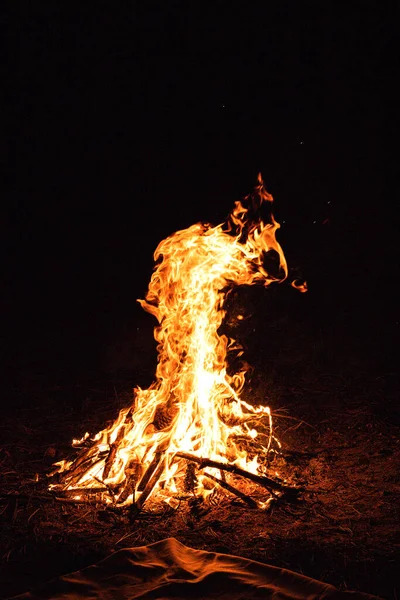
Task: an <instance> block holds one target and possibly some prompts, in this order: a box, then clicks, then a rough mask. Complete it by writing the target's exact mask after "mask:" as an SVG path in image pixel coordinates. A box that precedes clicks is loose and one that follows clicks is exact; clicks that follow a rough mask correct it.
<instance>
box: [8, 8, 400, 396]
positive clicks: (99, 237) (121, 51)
mask: <svg viewBox="0 0 400 600" xmlns="http://www.w3.org/2000/svg"><path fill="white" fill-rule="evenodd" d="M397 12H398V9H397V4H396V3H393V4H392V3H387V2H382V1H379V2H378V1H372V0H371V1H363V2H361V1H359V2H356V1H353V2H347V3H345V4H342V3H336V2H333V1H322V2H321V1H319V2H275V3H268V2H262V3H259V2H255V3H244V2H243V3H241V5H239V6H237V7H236V8H234V5H233V4H232V3H228V2H217V1H214V2H210V3H204V2H203V3H200V2H187V3H176V2H165V3H164V4H163V5H161V3H154V2H149V1H147V2H129V3H121V4H120V3H113V4H111V3H106V2H99V3H95V4H92V3H84V4H83V5H81V6H79V7H78V8H73V7H71V6H70V5H69V3H59V2H57V3H49V4H47V3H39V4H37V3H28V2H26V3H15V4H13V6H12V8H10V9H9V11H8V12H7V13H6V18H5V19H4V23H5V26H6V36H5V42H6V53H5V56H6V61H5V63H6V67H7V72H6V77H5V79H4V81H5V86H4V92H5V99H6V108H7V110H6V112H5V116H6V119H5V132H4V135H3V152H4V158H5V165H6V179H7V187H6V191H5V194H4V198H5V203H4V205H3V209H2V216H3V219H2V221H3V224H2V243H3V245H4V247H3V250H2V257H3V258H4V262H5V270H4V272H3V277H2V314H3V317H4V325H3V326H2V331H3V334H2V338H3V342H2V354H3V357H2V359H3V360H2V363H3V367H4V368H5V375H6V377H7V379H8V381H12V382H13V385H14V384H15V385H16V384H17V383H18V380H19V379H20V377H21V376H22V375H21V374H22V373H24V372H25V371H26V370H29V369H36V370H38V369H39V370H40V369H42V372H43V373H44V376H47V375H48V376H49V377H52V376H53V377H54V373H56V372H57V373H64V374H66V376H69V375H70V374H71V373H74V374H76V373H77V372H84V371H90V370H94V371H96V370H98V371H101V370H104V369H107V368H108V364H107V361H108V358H107V348H108V347H109V346H110V345H111V346H112V345H114V346H118V343H119V340H120V339H121V340H122V337H124V336H126V335H128V336H129V335H130V332H131V331H132V336H133V334H134V332H137V331H138V328H137V326H138V323H140V327H142V328H143V327H144V335H146V336H147V335H148V332H149V331H150V336H151V327H152V324H153V323H152V321H151V318H150V325H148V323H149V321H147V320H146V317H145V316H144V317H142V316H141V309H140V307H139V306H138V305H137V304H136V303H135V299H136V298H137V297H143V295H144V294H145V291H146V287H147V283H148V280H149V278H150V275H151V270H152V253H153V251H154V249H155V247H156V245H157V244H158V242H159V241H160V240H161V239H163V238H164V237H165V236H167V235H168V234H170V233H172V232H173V231H175V230H177V229H179V228H183V227H187V226H189V225H191V224H192V223H194V222H196V221H199V220H205V221H211V222H213V223H215V224H217V223H219V222H221V221H222V220H223V219H224V218H225V216H226V214H227V213H228V212H229V210H230V208H231V207H232V204H233V201H234V200H236V199H238V198H240V197H242V196H243V195H245V194H247V193H249V192H250V191H251V189H252V187H253V185H254V184H255V181H256V176H257V173H258V172H259V171H261V172H262V174H263V177H264V180H265V183H266V187H267V189H268V190H269V191H270V192H271V193H272V194H273V195H274V197H275V200H276V206H275V214H276V216H277V219H278V221H280V222H281V223H282V229H281V231H280V232H279V236H280V237H279V239H280V241H281V242H282V245H283V247H284V250H285V252H286V254H287V257H288V260H289V265H290V266H291V267H293V268H296V269H299V270H300V271H301V272H302V273H303V275H304V276H305V277H306V279H307V280H308V282H309V288H310V291H309V294H308V295H307V299H306V300H303V297H302V300H301V302H302V303H303V305H304V302H305V303H307V311H308V314H313V315H314V318H315V321H316V322H321V323H331V324H333V325H332V326H336V325H337V326H338V327H342V328H343V330H345V329H346V330H348V328H350V329H351V331H352V335H354V336H357V335H359V334H360V332H362V335H363V340H368V339H371V340H372V341H371V348H372V347H375V346H376V344H378V345H380V346H382V347H384V349H385V350H384V351H383V353H382V352H381V353H380V354H379V356H380V360H383V361H388V364H389V363H390V365H393V368H394V365H395V364H397V362H396V359H395V354H394V350H393V348H394V346H395V343H396V341H397V336H398V333H397V332H398V327H399V324H398V314H397V296H396V278H397V277H398V272H397V269H396V266H397V235H398V220H397V205H398V197H397V196H396V194H395V193H394V186H393V181H394V174H395V165H397V159H396V153H395V152H394V151H393V149H392V143H393V142H395V141H396V140H395V137H396V134H395V133H392V132H395V127H396V125H395V110H394V103H393V102H392V101H390V100H389V98H390V96H391V94H390V91H391V89H392V88H393V89H394V87H395V86H394V83H393V82H394V80H395V78H396V73H397V64H398V62H397V58H396V56H395V54H394V48H395V44H394V39H395V32H397V30H398V29H397V28H398V14H397ZM298 296H299V297H300V296H301V295H300V294H299V295H298ZM296 297H297V296H296ZM291 302H293V304H290V303H289V307H291V308H290V310H292V311H293V310H297V308H296V306H297V305H296V302H298V301H297V300H293V301H291ZM299 302H300V300H299ZM278 305H279V302H278ZM287 306H288V305H287V304H284V308H281V310H287ZM369 332H371V334H370V333H369ZM135 335H136V334H135ZM139 346H140V345H139ZM338 351H340V349H339V348H338ZM388 368H392V367H388ZM46 374H47V375H46Z"/></svg>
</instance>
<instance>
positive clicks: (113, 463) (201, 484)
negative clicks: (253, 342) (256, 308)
mask: <svg viewBox="0 0 400 600" xmlns="http://www.w3.org/2000/svg"><path fill="white" fill-rule="evenodd" d="M272 200H273V198H272V196H271V195H270V194H268V192H267V191H266V190H265V188H264V184H263V181H262V178H261V175H259V176H258V183H257V186H256V187H255V189H254V192H253V193H252V194H250V195H249V196H247V197H246V198H245V199H244V200H243V202H240V201H238V202H236V203H235V206H234V209H233V211H232V213H231V214H230V216H229V217H228V219H227V221H226V222H225V223H223V224H221V225H218V226H216V227H212V226H211V225H209V224H201V223H198V224H196V225H192V226H191V227H189V228H188V229H184V230H182V231H177V232H176V233H174V234H173V235H171V236H170V237H168V238H167V239H165V240H163V241H162V242H161V243H160V244H159V245H158V247H157V249H156V251H155V254H154V259H155V261H156V267H155V270H154V272H153V275H152V277H151V281H150V284H149V289H148V292H147V295H146V298H145V300H139V302H140V304H141V306H142V307H143V308H144V309H145V310H146V311H147V312H149V313H151V314H152V315H154V316H155V317H156V319H157V321H158V326H157V327H156V328H155V334H154V335H155V339H156V340H157V342H158V346H157V351H158V364H157V370H156V379H155V381H154V383H153V384H152V385H151V386H150V388H149V389H146V390H143V389H140V388H136V389H135V402H134V406H133V407H131V408H125V409H123V410H121V412H120V414H119V417H118V419H117V420H116V421H115V422H114V423H113V424H112V426H111V427H109V428H107V429H105V430H103V431H101V432H99V433H98V434H97V435H96V436H95V437H94V438H93V439H90V438H89V440H88V439H87V436H86V437H85V439H82V440H80V441H78V442H76V444H77V445H79V444H80V443H81V444H85V445H86V447H87V445H88V442H89V443H90V444H91V445H90V446H89V450H87V449H86V450H84V451H83V452H82V454H81V455H80V456H78V458H77V459H76V460H75V461H71V462H68V461H61V462H60V463H57V465H58V472H60V473H62V484H61V487H62V489H63V490H68V491H69V492H70V493H72V494H74V493H75V496H73V497H75V498H79V496H80V490H83V489H85V490H87V489H88V488H89V489H90V488H93V491H96V490H97V489H98V490H100V491H101V490H102V491H101V494H102V499H103V500H104V501H106V502H114V503H116V504H120V505H122V504H127V503H131V502H138V501H140V497H141V495H142V494H143V492H144V490H146V489H147V488H146V485H147V484H148V480H149V478H150V476H153V477H154V472H155V468H157V469H156V470H157V482H156V484H155V485H154V486H153V488H152V489H151V493H153V494H160V495H161V496H162V497H164V499H168V498H171V497H173V495H174V494H176V493H177V492H179V491H180V490H183V489H184V487H185V481H187V462H186V461H185V460H184V459H183V458H179V455H178V457H177V453H185V452H186V453H191V455H192V456H195V457H199V458H201V457H207V458H208V459H210V460H211V461H218V462H219V463H229V464H232V465H237V466H238V467H241V468H243V469H246V470H247V471H248V472H252V473H255V474H257V473H261V474H262V473H265V468H266V467H265V464H266V456H267V454H268V452H269V451H270V450H271V449H272V447H273V446H274V441H275V438H274V435H273V431H272V419H271V413H270V409H269V408H268V407H267V406H257V407H255V406H252V405H250V404H248V403H247V402H245V401H244V400H242V399H241V397H240V394H241V391H242V389H243V386H244V383H245V370H244V368H243V369H242V370H240V371H239V372H237V373H234V374H233V375H230V374H228V372H227V366H228V365H227V354H228V352H230V351H234V350H236V351H237V352H238V353H239V354H240V347H239V346H238V345H237V344H236V342H235V340H233V339H228V337H227V336H225V335H223V334H220V333H219V328H220V326H221V324H222V322H223V319H224V316H225V309H224V302H225V299H226V297H227V294H228V292H229V290H230V289H232V287H233V286H238V285H252V284H254V283H262V284H264V285H265V286H267V285H269V284H270V283H272V282H274V281H282V280H283V279H285V278H286V276H287V265H286V260H285V257H284V254H283V251H282V249H281V247H280V245H279V243H278V242H277V240H276V237H275V234H276V230H277V229H278V228H279V224H278V223H277V222H276V221H275V220H274V217H273V216H272V213H271V211H270V210H267V213H268V221H267V222H266V223H264V221H263V220H262V219H261V217H260V212H261V210H262V207H264V208H265V207H267V208H268V209H270V207H271V203H272ZM271 251H274V252H273V254H274V256H275V258H276V261H275V263H276V268H275V269H274V270H275V274H271V273H269V272H268V271H267V269H266V266H265V263H266V260H265V259H266V254H267V253H270V252H271ZM261 430H262V432H261V433H260V431H261ZM254 448H256V449H257V451H255V450H254ZM207 474H208V475H211V476H212V477H216V478H217V479H220V477H221V473H220V471H218V469H215V468H210V467H208V468H207V470H203V473H202V474H201V475H198V476H197V477H196V478H195V479H194V481H195V484H194V485H195V490H194V491H195V493H196V494H197V495H201V494H202V495H206V494H207V493H209V491H210V489H212V485H210V478H207ZM128 480H129V481H130V485H128ZM215 485H216V484H215ZM51 487H53V488H56V489H60V484H57V485H53V486H51ZM147 487H148V486H147ZM99 493H100V492H99Z"/></svg>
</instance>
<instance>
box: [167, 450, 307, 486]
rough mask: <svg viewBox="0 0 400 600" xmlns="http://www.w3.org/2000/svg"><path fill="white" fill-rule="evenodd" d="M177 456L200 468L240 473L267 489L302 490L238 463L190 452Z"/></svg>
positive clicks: (180, 453) (177, 454)
mask: <svg viewBox="0 0 400 600" xmlns="http://www.w3.org/2000/svg"><path fill="white" fill-rule="evenodd" d="M175 457H177V458H184V459H186V460H191V461H193V462H195V463H197V464H198V465H199V468H200V469H204V468H206V467H211V468H214V469H220V470H221V471H228V472H229V473H234V474H235V475H239V476H240V477H244V478H245V479H250V481H254V483H257V484H258V485H261V486H262V487H264V488H266V489H267V490H275V491H279V492H284V493H286V494H292V495H295V494H298V493H299V492H300V491H302V489H301V488H295V487H290V486H288V485H285V484H282V483H279V482H278V481H275V480H274V479H270V478H269V477H265V476H264V475H255V474H254V473H250V472H249V471H245V470H244V469H241V468H240V467H237V466H236V465H230V464H227V463H222V462H220V461H217V460H211V459H210V458H203V457H199V456H193V454H189V453H188V452H177V453H176V454H175Z"/></svg>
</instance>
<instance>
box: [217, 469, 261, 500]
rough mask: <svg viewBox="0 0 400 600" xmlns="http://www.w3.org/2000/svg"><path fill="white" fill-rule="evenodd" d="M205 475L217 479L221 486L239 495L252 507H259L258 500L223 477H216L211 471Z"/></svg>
mask: <svg viewBox="0 0 400 600" xmlns="http://www.w3.org/2000/svg"><path fill="white" fill-rule="evenodd" d="M205 476H206V477H207V478H208V479H212V481H215V482H216V483H217V484H218V485H219V486H221V487H222V488H224V489H225V490H227V491H228V492H231V494H234V495H235V496H237V497H238V498H240V499H241V500H243V501H244V502H246V504H248V505H249V506H250V507H251V508H257V506H258V505H257V502H256V501H255V500H253V498H251V497H250V496H248V495H247V494H244V493H243V492H241V491H240V490H238V489H237V488H235V487H234V486H233V485H230V484H229V483H227V482H226V481H223V480H222V479H218V477H214V475H211V474H210V473H205Z"/></svg>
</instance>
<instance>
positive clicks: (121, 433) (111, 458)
mask: <svg viewBox="0 0 400 600" xmlns="http://www.w3.org/2000/svg"><path fill="white" fill-rule="evenodd" d="M124 435H125V425H122V426H121V428H120V430H119V431H118V435H117V437H116V438H115V442H113V443H112V444H111V445H110V451H109V453H108V456H107V458H106V462H105V464H104V470H103V480H104V479H107V477H108V476H109V474H110V471H111V467H112V465H113V462H114V459H115V456H116V454H117V452H118V448H119V445H120V443H121V442H122V440H123V438H124Z"/></svg>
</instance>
